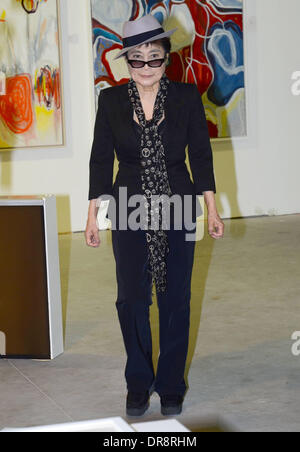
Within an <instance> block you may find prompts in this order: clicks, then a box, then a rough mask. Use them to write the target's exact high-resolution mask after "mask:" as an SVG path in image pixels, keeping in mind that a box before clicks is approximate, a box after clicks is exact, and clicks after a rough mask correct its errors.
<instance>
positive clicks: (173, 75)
mask: <svg viewBox="0 0 300 452" xmlns="http://www.w3.org/2000/svg"><path fill="white" fill-rule="evenodd" d="M145 14H153V15H154V16H155V17H156V18H157V20H158V21H159V22H160V24H161V25H162V26H163V28H164V29H165V30H170V29H171V28H175V27H177V28H178V30H177V31H175V33H173V35H172V36H171V43H172V49H171V64H170V66H168V67H167V68H166V74H167V76H168V77H169V78H170V79H171V80H176V81H181V82H185V83H195V84H197V87H198V89H199V92H200V93H201V95H202V101H203V105H204V108H205V113H206V118H207V124H208V128H209V133H210V137H211V138H230V137H238V136H239V137H241V136H246V134H247V128H246V108H245V80H244V54H243V48H244V46H243V42H244V39H243V0H181V1H175V0H122V1H119V0H91V18H92V43H93V63H94V80H95V94H96V96H95V99H96V102H95V107H96V106H97V98H98V95H99V92H100V90H101V89H105V88H106V87H108V86H114V85H117V84H122V83H126V82H127V81H128V80H129V74H128V72H127V67H126V63H125V62H124V59H123V58H120V59H118V60H115V61H114V60H113V58H114V56H115V55H116V54H117V53H118V52H119V50H120V49H121V48H122V26H123V23H124V22H125V21H128V20H135V19H137V18H140V17H142V16H143V15H145Z"/></svg>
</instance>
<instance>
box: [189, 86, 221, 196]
mask: <svg viewBox="0 0 300 452" xmlns="http://www.w3.org/2000/svg"><path fill="white" fill-rule="evenodd" d="M192 86H193V90H192V99H191V102H192V106H191V110H190V118H189V126H188V155H189V162H190V168H191V171H192V175H193V181H194V185H195V190H196V193H197V195H202V194H203V192H204V191H209V190H211V191H213V192H214V193H216V184H215V177H214V169H213V155H212V149H211V145H210V138H209V133H208V127H207V122H206V116H205V111H204V107H203V103H202V99H201V94H200V93H199V90H198V88H197V85H195V84H194V85H192Z"/></svg>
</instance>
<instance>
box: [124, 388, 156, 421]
mask: <svg viewBox="0 0 300 452" xmlns="http://www.w3.org/2000/svg"><path fill="white" fill-rule="evenodd" d="M149 398H150V393H149V391H147V392H132V391H128V393H127V399H126V414H127V415H128V416H142V415H143V414H144V413H145V411H146V410H147V409H148V408H149Z"/></svg>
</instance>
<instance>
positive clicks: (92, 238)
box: [84, 220, 100, 248]
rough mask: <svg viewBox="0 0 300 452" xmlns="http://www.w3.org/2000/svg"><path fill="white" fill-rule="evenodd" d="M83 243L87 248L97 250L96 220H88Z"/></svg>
mask: <svg viewBox="0 0 300 452" xmlns="http://www.w3.org/2000/svg"><path fill="white" fill-rule="evenodd" d="M84 235H85V241H86V244H87V245H88V246H92V247H93V248H97V247H98V246H99V245H100V236H99V228H98V224H97V220H88V221H87V224H86V228H85V232H84Z"/></svg>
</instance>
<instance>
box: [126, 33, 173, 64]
mask: <svg viewBox="0 0 300 452" xmlns="http://www.w3.org/2000/svg"><path fill="white" fill-rule="evenodd" d="M143 44H146V46H147V47H148V46H149V45H150V44H160V45H161V46H162V47H163V49H164V51H165V54H166V53H169V54H170V52H171V40H170V38H169V37H168V36H165V37H164V38H159V39H156V40H155V41H150V42H144V43H143ZM140 45H142V44H140ZM137 47H139V46H137ZM123 56H125V58H126V60H128V52H125V53H124V55H123ZM169 59H171V57H170V56H169ZM169 64H170V61H169ZM169 64H168V66H169Z"/></svg>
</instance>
